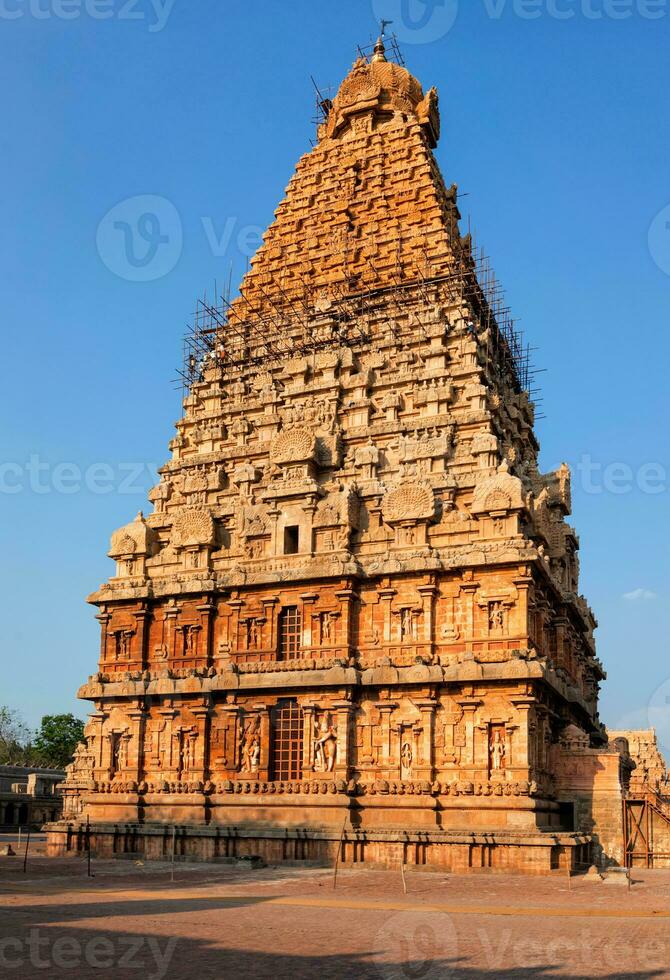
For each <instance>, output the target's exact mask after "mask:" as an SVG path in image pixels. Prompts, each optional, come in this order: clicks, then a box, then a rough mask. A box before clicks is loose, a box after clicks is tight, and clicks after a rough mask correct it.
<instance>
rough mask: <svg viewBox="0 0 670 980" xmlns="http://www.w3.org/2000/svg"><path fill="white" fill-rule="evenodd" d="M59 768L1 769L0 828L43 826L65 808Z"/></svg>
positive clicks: (17, 767) (15, 767) (62, 776)
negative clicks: (60, 786) (60, 791)
mask: <svg viewBox="0 0 670 980" xmlns="http://www.w3.org/2000/svg"><path fill="white" fill-rule="evenodd" d="M64 779H65V772H62V771H61V770H59V769H35V768H23V767H20V766H0V827H10V828H11V827H28V826H30V827H41V826H42V825H43V824H45V823H48V822H50V821H53V820H57V819H58V818H59V817H60V815H61V812H62V809H63V799H62V797H61V795H60V793H59V792H58V786H59V785H60V784H61V783H62V782H63V780H64Z"/></svg>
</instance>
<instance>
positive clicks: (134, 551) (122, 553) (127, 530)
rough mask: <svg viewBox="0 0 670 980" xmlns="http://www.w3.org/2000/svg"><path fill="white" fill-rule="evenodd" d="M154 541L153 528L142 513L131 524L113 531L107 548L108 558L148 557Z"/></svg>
mask: <svg viewBox="0 0 670 980" xmlns="http://www.w3.org/2000/svg"><path fill="white" fill-rule="evenodd" d="M155 540H156V534H155V531H154V530H153V528H151V527H149V525H148V524H147V522H146V521H145V519H144V514H143V513H142V511H140V512H139V514H138V515H137V517H136V518H135V520H134V521H133V522H132V524H126V525H125V527H122V528H120V529H119V530H118V531H115V532H114V534H113V535H112V540H111V543H110V548H109V557H110V558H116V559H121V558H127V557H130V556H132V555H150V554H151V553H152V549H153V545H154V543H155Z"/></svg>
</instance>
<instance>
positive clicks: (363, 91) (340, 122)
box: [319, 38, 440, 147]
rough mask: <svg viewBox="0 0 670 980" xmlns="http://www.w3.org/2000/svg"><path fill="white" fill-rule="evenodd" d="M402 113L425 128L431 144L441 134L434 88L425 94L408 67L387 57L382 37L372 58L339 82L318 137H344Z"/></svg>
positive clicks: (406, 119)
mask: <svg viewBox="0 0 670 980" xmlns="http://www.w3.org/2000/svg"><path fill="white" fill-rule="evenodd" d="M394 117H399V118H400V120H402V121H404V122H407V121H408V119H409V118H410V117H411V118H412V119H414V120H416V121H417V122H418V123H419V124H420V125H421V126H422V127H423V128H424V129H425V132H426V135H427V138H428V141H429V144H430V146H431V147H435V146H436V145H437V142H438V140H439V138H440V115H439V111H438V98H437V92H436V90H435V89H431V90H430V91H429V92H428V94H427V95H426V96H424V94H423V89H422V88H421V85H420V83H419V82H418V81H417V80H416V78H414V76H413V75H411V74H410V73H409V72H408V71H407V69H406V68H405V67H403V66H402V65H399V64H396V63H395V62H392V61H388V60H387V58H386V52H385V48H384V43H383V41H382V39H381V38H380V39H379V41H377V44H376V45H375V52H374V55H373V57H372V59H371V60H370V61H368V60H367V59H365V58H360V59H359V60H358V61H357V62H356V63H355V64H354V66H353V68H352V70H351V72H350V73H349V74H348V75H347V77H346V78H345V80H344V81H343V82H342V85H341V86H340V89H339V92H338V93H337V96H336V97H335V100H334V102H333V105H332V109H331V110H330V112H329V114H328V118H327V120H326V122H325V123H324V125H323V126H321V127H320V129H319V138H320V139H324V138H341V137H343V136H344V135H346V133H347V132H348V131H351V130H353V131H357V130H358V131H360V128H361V127H362V126H364V125H369V126H370V127H374V126H375V125H379V124H380V123H383V122H384V121H386V120H391V119H393V118H394Z"/></svg>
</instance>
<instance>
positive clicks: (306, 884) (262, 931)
mask: <svg viewBox="0 0 670 980" xmlns="http://www.w3.org/2000/svg"><path fill="white" fill-rule="evenodd" d="M93 870H94V873H95V877H94V878H92V879H89V878H87V877H86V865H85V862H83V861H81V860H74V859H73V860H47V859H44V858H42V857H35V858H33V859H32V860H31V861H30V863H29V865H28V871H27V874H25V875H24V874H23V871H22V860H19V859H18V858H6V859H2V860H0V910H1V912H0V976H1V977H2V978H3V980H4V978H13V977H17V978H31V980H32V978H34V977H37V976H44V977H48V978H49V980H61V978H67V977H76V978H77V980H88V978H93V977H97V978H99V977H114V978H120V980H125V978H135V977H146V978H147V980H163V978H168V980H181V978H186V977H188V978H191V977H195V978H197V980H205V978H227V977H229V976H230V977H236V978H237V977H240V978H245V980H246V978H266V977H267V978H283V977H287V978H288V977H290V978H291V980H298V978H303V977H304V978H307V977H309V978H311V977H318V978H319V980H329V978H340V977H356V978H365V980H367V978H370V980H373V978H375V980H391V978H393V980H395V978H398V980H403V978H410V980H416V978H420V980H433V978H438V977H439V978H444V977H453V978H464V980H481V978H493V977H522V978H527V980H534V978H550V977H554V976H556V977H567V978H571V980H578V978H586V977H610V978H624V977H626V978H628V977H638V978H648V977H670V872H668V871H637V872H635V874H634V882H635V883H634V885H633V886H632V888H631V889H630V890H628V889H627V888H625V887H616V886H608V885H603V884H601V883H594V882H591V881H588V880H587V879H585V878H577V879H573V880H572V882H570V883H569V882H568V880H567V878H564V877H562V876H561V877H552V878H524V877H521V876H513V875H495V876H491V875H486V876H484V875H471V876H463V877H459V876H454V875H446V874H423V873H417V872H408V873H407V876H406V884H407V893H406V894H405V893H404V891H403V883H402V878H401V876H400V874H399V873H393V872H387V871H380V872H375V871H365V872H359V871H350V870H340V872H339V874H338V878H337V887H336V888H334V887H333V873H332V871H329V870H324V869H312V868H287V867H282V868H265V869H261V870H258V871H252V870H249V869H246V868H237V867H230V866H225V865H181V864H180V865H177V866H176V868H175V881H174V883H173V882H172V881H171V880H170V875H171V872H170V868H169V867H168V866H166V865H156V864H152V865H143V864H141V863H138V864H133V863H132V862H123V863H121V862H113V861H104V862H103V861H96V862H94V867H93Z"/></svg>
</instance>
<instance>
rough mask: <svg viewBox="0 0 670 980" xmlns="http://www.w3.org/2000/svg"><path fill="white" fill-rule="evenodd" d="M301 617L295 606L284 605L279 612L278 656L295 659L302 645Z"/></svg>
mask: <svg viewBox="0 0 670 980" xmlns="http://www.w3.org/2000/svg"><path fill="white" fill-rule="evenodd" d="M301 641H302V617H301V615H300V610H299V609H298V607H297V606H286V607H285V608H284V609H282V611H281V613H280V614H279V658H280V660H295V658H296V657H299V656H300V648H301V645H302V642H301Z"/></svg>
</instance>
